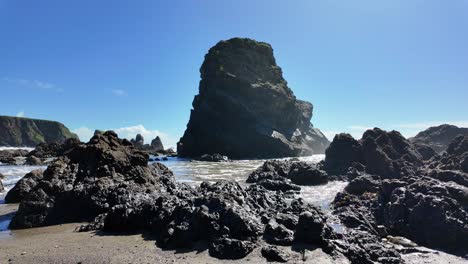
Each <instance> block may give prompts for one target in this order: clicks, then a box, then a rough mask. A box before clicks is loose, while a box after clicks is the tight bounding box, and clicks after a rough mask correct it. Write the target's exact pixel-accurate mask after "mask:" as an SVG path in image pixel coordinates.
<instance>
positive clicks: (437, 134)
mask: <svg viewBox="0 0 468 264" xmlns="http://www.w3.org/2000/svg"><path fill="white" fill-rule="evenodd" d="M459 135H464V136H468V128H460V127H456V126H452V125H440V126H437V127H430V128H428V129H426V130H424V131H422V132H419V133H418V134H417V135H416V136H415V137H413V138H410V139H409V140H410V141H411V142H412V143H420V144H424V145H428V146H430V147H431V148H433V149H434V150H435V151H436V152H438V153H442V152H444V151H445V150H446V149H447V147H448V145H449V144H450V142H452V140H453V139H454V138H456V137H457V136H459Z"/></svg>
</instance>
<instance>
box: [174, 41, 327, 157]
mask: <svg viewBox="0 0 468 264" xmlns="http://www.w3.org/2000/svg"><path fill="white" fill-rule="evenodd" d="M200 73H201V81H200V86H199V94H198V95H196V96H195V99H194V100H193V110H192V112H191V115H190V121H189V123H188V125H187V130H186V131H185V133H184V135H183V137H182V138H181V139H180V142H179V143H178V153H179V154H180V155H182V156H200V155H203V154H212V153H220V154H222V155H227V156H229V157H230V158H271V157H285V156H301V155H311V154H320V153H324V152H325V149H326V147H327V146H328V144H329V141H328V140H327V138H326V137H325V136H324V135H323V134H322V132H321V131H320V130H319V129H317V128H314V127H313V126H312V124H311V123H310V119H311V118H312V110H313V106H312V104H311V103H309V102H305V101H301V100H297V99H296V97H295V96H294V93H293V92H292V90H291V89H290V88H289V87H288V85H287V82H286V80H285V79H284V78H283V74H282V71H281V68H280V67H279V66H278V65H276V61H275V58H274V56H273V49H272V47H271V46H270V45H269V44H268V43H264V42H257V41H255V40H251V39H242V38H233V39H230V40H227V41H221V42H219V43H218V44H216V45H215V46H214V47H212V48H211V49H210V50H209V52H208V54H206V55H205V61H204V62H203V65H202V66H201V69H200Z"/></svg>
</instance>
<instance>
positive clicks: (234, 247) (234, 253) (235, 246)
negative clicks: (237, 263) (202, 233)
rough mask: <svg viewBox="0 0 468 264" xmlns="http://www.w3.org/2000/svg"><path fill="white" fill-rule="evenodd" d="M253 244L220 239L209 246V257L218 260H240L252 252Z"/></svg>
mask: <svg viewBox="0 0 468 264" xmlns="http://www.w3.org/2000/svg"><path fill="white" fill-rule="evenodd" d="M254 248H255V244H254V243H252V242H249V241H241V240H237V239H230V238H221V239H219V240H216V241H214V242H213V243H211V245H210V255H211V256H213V257H215V258H219V259H241V258H243V257H245V256H247V255H248V254H249V253H250V252H252V250H254Z"/></svg>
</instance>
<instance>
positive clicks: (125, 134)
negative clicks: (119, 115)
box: [72, 125, 177, 149]
mask: <svg viewBox="0 0 468 264" xmlns="http://www.w3.org/2000/svg"><path fill="white" fill-rule="evenodd" d="M102 130H113V131H114V132H115V133H117V135H119V137H120V138H126V139H128V140H130V139H132V138H135V136H136V135H137V134H141V135H142V136H143V138H144V139H145V144H151V140H153V139H154V138H156V137H157V136H159V137H160V138H161V141H162V143H163V145H164V147H165V148H174V149H175V147H176V144H177V139H175V138H173V137H171V136H170V135H168V134H166V133H164V132H161V131H159V130H149V129H147V128H145V127H144V126H143V125H135V126H128V127H120V128H113V129H112V128H111V129H102ZM72 132H73V133H75V134H77V135H78V136H79V137H80V140H81V141H85V142H86V141H88V140H89V139H90V138H91V137H92V136H93V135H94V130H93V129H90V128H88V127H80V128H78V129H75V130H73V131H72Z"/></svg>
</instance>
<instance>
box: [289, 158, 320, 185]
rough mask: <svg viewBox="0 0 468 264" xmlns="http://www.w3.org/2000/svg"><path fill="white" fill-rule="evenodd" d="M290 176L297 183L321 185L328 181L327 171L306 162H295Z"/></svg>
mask: <svg viewBox="0 0 468 264" xmlns="http://www.w3.org/2000/svg"><path fill="white" fill-rule="evenodd" d="M288 178H289V179H291V181H292V182H293V183H294V184H297V185H320V184H326V183H327V182H328V175H327V173H326V172H324V171H322V170H320V169H318V168H317V167H316V166H315V165H313V164H308V163H305V162H295V163H293V164H292V166H291V170H290V171H289V174H288Z"/></svg>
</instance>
